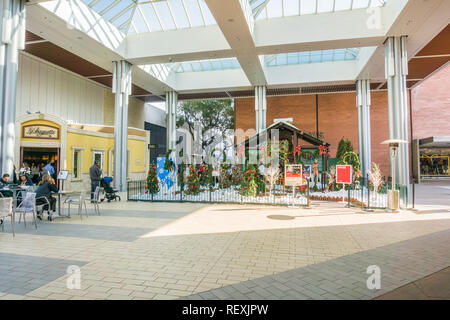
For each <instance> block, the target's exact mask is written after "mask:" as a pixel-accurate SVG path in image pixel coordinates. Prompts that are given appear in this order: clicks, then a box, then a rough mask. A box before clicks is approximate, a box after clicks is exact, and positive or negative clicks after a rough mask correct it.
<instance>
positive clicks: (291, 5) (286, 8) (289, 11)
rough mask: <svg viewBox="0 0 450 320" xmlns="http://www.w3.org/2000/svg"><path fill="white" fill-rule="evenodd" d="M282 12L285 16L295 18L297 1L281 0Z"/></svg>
mask: <svg viewBox="0 0 450 320" xmlns="http://www.w3.org/2000/svg"><path fill="white" fill-rule="evenodd" d="M283 1H284V3H283V12H284V15H285V16H297V15H298V14H299V13H300V12H299V4H300V3H299V1H298V0H283Z"/></svg>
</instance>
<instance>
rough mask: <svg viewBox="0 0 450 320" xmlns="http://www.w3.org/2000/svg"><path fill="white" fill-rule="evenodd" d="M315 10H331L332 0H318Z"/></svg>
mask: <svg viewBox="0 0 450 320" xmlns="http://www.w3.org/2000/svg"><path fill="white" fill-rule="evenodd" d="M318 1H319V2H318V4H317V12H332V11H333V5H334V0H318Z"/></svg>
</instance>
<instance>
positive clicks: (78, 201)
mask: <svg viewBox="0 0 450 320" xmlns="http://www.w3.org/2000/svg"><path fill="white" fill-rule="evenodd" d="M64 204H67V205H68V209H69V216H70V205H78V215H79V216H80V220H83V206H84V212H85V214H86V218H87V217H88V213H87V207H86V201H85V193H84V191H81V192H80V196H79V197H67V198H66V199H65V200H64V202H63V204H62V206H63V208H64Z"/></svg>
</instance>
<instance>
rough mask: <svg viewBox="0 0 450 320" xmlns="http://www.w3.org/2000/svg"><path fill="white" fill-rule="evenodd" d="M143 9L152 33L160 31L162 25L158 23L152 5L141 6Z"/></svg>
mask: <svg viewBox="0 0 450 320" xmlns="http://www.w3.org/2000/svg"><path fill="white" fill-rule="evenodd" d="M141 9H142V13H143V14H144V16H145V18H146V19H147V22H148V24H149V25H150V28H151V29H152V31H160V30H161V25H160V24H159V22H158V17H157V16H156V14H155V11H154V10H153V7H152V5H151V4H150V3H145V4H141Z"/></svg>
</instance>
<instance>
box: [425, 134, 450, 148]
mask: <svg viewBox="0 0 450 320" xmlns="http://www.w3.org/2000/svg"><path fill="white" fill-rule="evenodd" d="M419 146H420V147H422V148H450V136H438V137H429V138H424V139H419Z"/></svg>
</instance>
